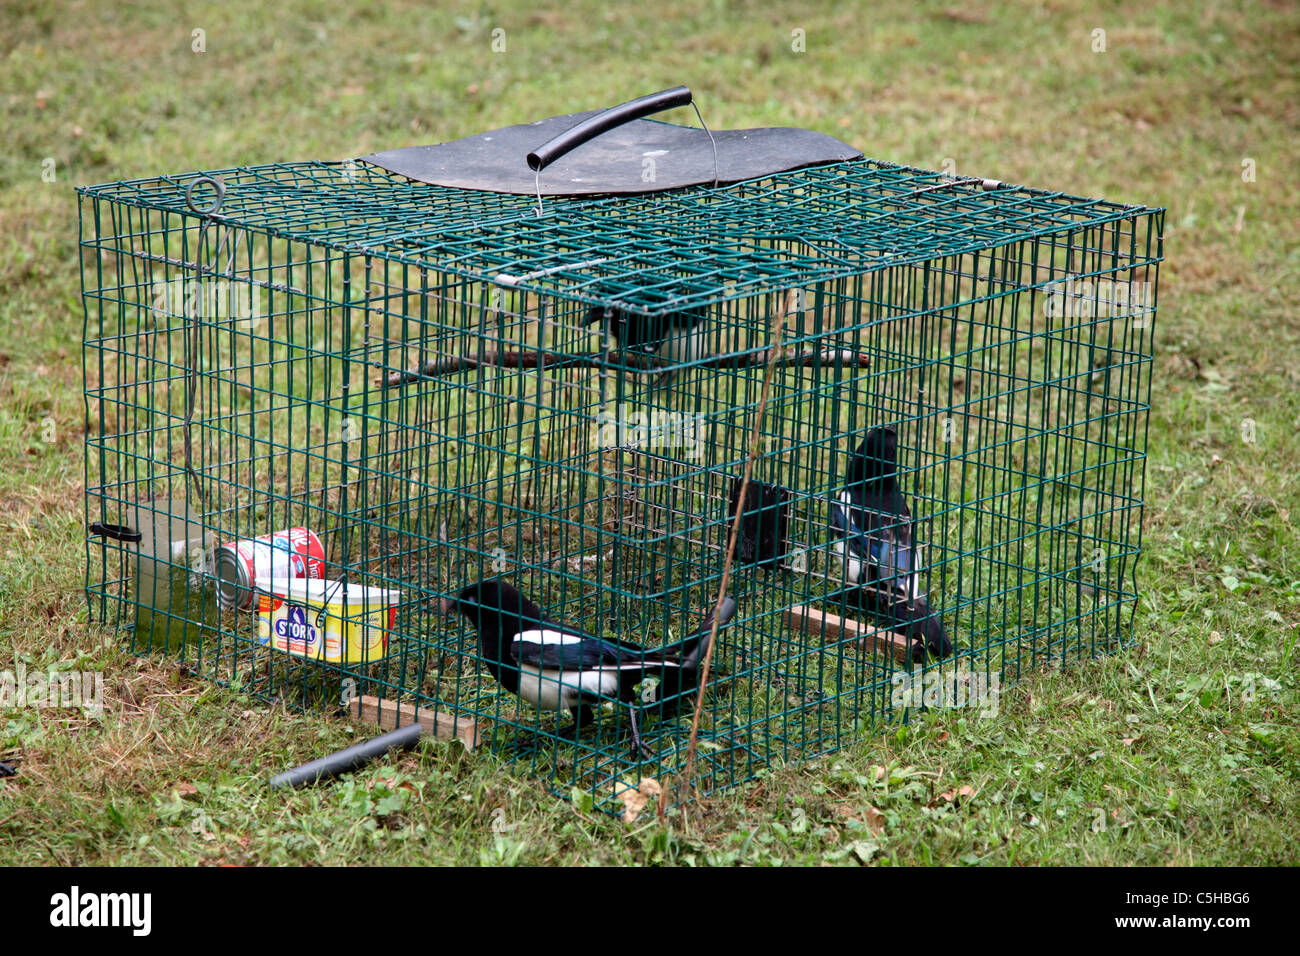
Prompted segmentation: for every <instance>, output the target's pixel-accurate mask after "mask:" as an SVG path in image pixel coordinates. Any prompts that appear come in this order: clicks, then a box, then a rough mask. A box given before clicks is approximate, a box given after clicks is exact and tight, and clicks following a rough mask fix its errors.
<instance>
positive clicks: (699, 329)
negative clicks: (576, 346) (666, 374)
mask: <svg viewBox="0 0 1300 956" xmlns="http://www.w3.org/2000/svg"><path fill="white" fill-rule="evenodd" d="M606 321H608V322H609V331H610V333H611V334H612V335H613V336H614V339H615V341H617V342H618V347H619V348H620V349H623V350H624V351H626V352H634V353H636V354H638V355H642V356H648V357H651V358H659V359H661V360H663V361H664V362H667V363H668V364H670V365H680V364H682V363H684V362H692V361H695V360H696V359H700V358H703V357H704V356H705V355H707V354H708V323H707V317H706V315H705V313H704V312H703V311H700V310H694V309H692V310H688V311H685V312H669V313H666V314H664V315H636V314H635V313H632V312H625V311H624V310H623V309H615V308H607V307H605V306H599V305H598V306H595V307H593V308H592V309H591V310H590V311H588V312H587V322H586V324H587V325H595V324H597V323H603V322H606Z"/></svg>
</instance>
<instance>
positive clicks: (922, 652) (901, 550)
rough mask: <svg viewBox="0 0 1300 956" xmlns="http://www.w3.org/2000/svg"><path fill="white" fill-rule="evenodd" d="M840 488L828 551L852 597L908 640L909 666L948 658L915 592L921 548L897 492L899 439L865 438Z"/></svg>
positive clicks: (937, 627) (879, 431)
mask: <svg viewBox="0 0 1300 956" xmlns="http://www.w3.org/2000/svg"><path fill="white" fill-rule="evenodd" d="M846 482H847V483H846V486H845V488H844V490H843V491H841V492H840V493H839V494H838V495H835V496H834V497H833V498H832V500H831V502H830V525H831V533H832V544H831V548H832V551H833V553H834V554H835V555H836V556H837V557H838V559H839V562H840V564H841V567H842V569H843V575H844V582H845V584H847V585H850V586H852V587H854V588H856V589H857V592H856V593H855V594H854V595H853V596H854V597H856V598H857V599H858V601H859V602H860V603H861V606H862V607H863V608H865V609H866V610H867V611H868V612H870V613H871V614H873V615H874V616H876V617H877V618H879V619H880V620H881V621H882V623H884V624H885V626H887V627H890V628H891V629H894V630H899V631H901V632H902V633H904V634H905V635H907V636H908V637H909V638H911V641H912V643H911V654H910V656H911V657H912V659H913V660H916V659H918V658H919V659H920V660H924V659H925V656H926V652H927V651H928V652H929V653H931V654H933V655H935V656H936V657H944V656H946V655H948V654H951V653H952V642H951V641H950V640H949V639H948V635H947V633H945V631H944V629H943V622H942V620H941V618H940V615H939V614H937V613H935V612H934V611H932V610H931V609H930V605H929V603H928V601H927V600H926V597H925V595H924V594H923V593H922V592H921V587H920V578H921V573H920V572H921V569H922V563H921V550H922V549H921V547H920V545H918V544H916V542H915V540H914V529H915V523H914V522H913V521H912V516H911V512H910V511H908V508H907V501H906V499H905V498H904V497H903V492H902V490H901V489H900V488H899V487H898V436H897V434H895V432H894V430H893V429H892V428H873V429H871V431H869V432H867V434H866V437H865V438H864V439H863V441H862V444H860V445H859V446H858V448H857V450H856V451H855V452H854V453H853V455H852V456H851V457H850V459H849V468H848V472H847V475H846Z"/></svg>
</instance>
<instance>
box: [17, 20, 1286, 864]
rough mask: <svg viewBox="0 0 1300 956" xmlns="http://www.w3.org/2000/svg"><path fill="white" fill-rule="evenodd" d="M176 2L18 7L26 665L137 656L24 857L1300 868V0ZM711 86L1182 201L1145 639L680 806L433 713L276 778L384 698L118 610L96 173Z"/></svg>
mask: <svg viewBox="0 0 1300 956" xmlns="http://www.w3.org/2000/svg"><path fill="white" fill-rule="evenodd" d="M171 7H172V5H169V4H162V3H154V4H150V3H141V4H134V5H131V6H129V7H119V8H116V9H114V8H111V7H110V6H109V5H106V4H91V3H73V2H64V0H51V2H49V3H44V4H38V5H31V4H18V3H12V2H6V3H4V4H2V5H0V56H2V58H0V127H2V128H3V130H4V137H3V139H4V147H3V149H2V150H0V328H3V329H4V332H5V334H4V338H3V341H0V529H2V533H3V538H2V543H0V551H2V552H3V560H0V671H3V670H14V669H16V667H17V665H18V664H20V663H21V664H23V665H25V667H26V668H27V670H29V671H46V670H48V669H49V668H50V666H51V665H55V664H58V665H59V666H61V667H67V668H74V669H76V670H82V671H85V670H102V671H103V673H104V681H105V713H104V715H103V718H102V719H94V718H85V717H82V716H79V715H78V716H75V717H72V716H69V714H70V713H72V712H68V711H56V710H38V709H34V708H22V709H17V708H14V709H9V710H4V711H0V760H4V761H14V760H16V761H17V762H18V766H19V773H18V775H17V776H15V777H12V778H8V779H3V780H0V864H17V863H28V864H31V863H35V864H63V863H82V864H110V863H137V864H140V863H143V864H149V863H223V862H224V863H308V862H310V863H330V864H343V863H348V864H356V863H418V862H433V863H467V862H468V863H475V862H488V863H498V862H500V863H581V862H590V863H696V864H725V863H799V864H815V863H823V862H825V863H839V864H845V865H857V864H860V863H863V862H872V863H881V864H890V863H895V864H929V863H993V864H1072V863H1094V864H1129V863H1135V864H1137V863H1140V864H1153V865H1162V864H1180V865H1187V864H1249V863H1273V864H1288V863H1294V862H1295V861H1296V859H1297V851H1296V849H1295V843H1294V836H1295V834H1296V833H1297V832H1300V799H1298V797H1300V785H1298V784H1300V731H1298V730H1297V723H1298V717H1300V710H1298V707H1297V703H1298V702H1297V698H1296V683H1297V681H1296V676H1295V675H1296V669H1297V659H1298V657H1300V655H1298V654H1297V650H1296V640H1297V634H1298V633H1300V631H1298V628H1300V561H1298V554H1297V548H1298V547H1300V536H1298V535H1297V531H1296V527H1295V525H1294V523H1293V522H1292V521H1291V508H1292V507H1294V506H1296V505H1297V504H1300V488H1298V487H1297V482H1296V475H1297V471H1298V465H1297V460H1298V458H1300V439H1298V438H1297V434H1298V433H1300V401H1297V398H1296V394H1297V386H1300V366H1298V363H1297V359H1298V358H1300V318H1298V317H1297V314H1296V308H1297V307H1296V305H1295V302H1296V300H1297V293H1298V292H1300V242H1298V241H1297V240H1298V237H1300V227H1298V226H1297V223H1300V192H1297V190H1296V189H1295V188H1294V186H1293V184H1292V177H1291V175H1290V174H1289V173H1288V172H1287V171H1286V170H1287V167H1286V165H1285V164H1286V163H1288V162H1290V161H1293V159H1294V151H1295V145H1296V143H1297V142H1298V141H1300V43H1297V42H1296V39H1295V38H1296V37H1297V36H1298V35H1300V8H1298V7H1296V6H1295V5H1294V4H1292V3H1289V2H1286V0H1273V2H1246V3H1217V4H1205V5H1186V4H1176V3H1151V4H1142V5H1136V6H1135V5H1133V4H1119V3H1112V4H1098V5H1095V6H1092V7H1086V8H1085V7H1084V6H1083V5H1080V4H1073V3H1068V2H1064V0H1047V2H1042V3H1028V2H1024V3H1020V2H1010V3H1001V4H996V5H990V9H989V10H988V12H981V11H980V10H978V9H977V8H975V7H972V6H969V5H966V6H960V7H958V6H952V5H949V6H946V7H945V6H944V5H934V6H932V7H930V6H926V7H922V6H920V5H918V4H915V3H912V2H903V0H881V2H861V3H843V4H833V5H831V4H828V5H825V7H824V8H817V12H811V11H809V10H808V9H806V8H805V5H796V4H783V3H758V2H749V3H725V2H717V3H713V4H711V5H708V8H707V9H702V8H701V5H699V4H690V3H674V2H671V0H670V2H668V3H666V4H655V5H627V6H618V7H614V6H612V5H609V4H600V3H592V2H589V0H575V2H572V3H569V4H566V5H565V7H564V9H563V10H562V11H554V12H545V11H539V10H538V9H536V7H535V6H534V5H532V4H523V3H512V4H506V3H500V4H497V5H496V7H495V8H494V9H491V10H489V9H488V8H486V7H483V6H476V5H473V4H467V3H459V4H454V5H452V7H451V9H440V10H437V11H435V10H432V9H428V8H426V7H425V6H424V5H420V4H416V3H410V4H400V5H394V6H393V7H392V8H390V9H379V8H378V7H371V6H369V5H364V4H356V5H347V6H344V5H336V4H328V3H324V2H304V0H286V2H282V3H277V4H272V5H268V4H265V3H254V2H248V0H232V2H229V3H225V4H221V5H218V6H210V7H208V8H207V9H206V10H205V11H204V12H202V13H201V14H198V15H192V14H188V13H187V14H178V13H175V12H173V11H172V9H171ZM497 29H501V30H504V31H505V32H504V34H494V31H495V30H497ZM195 30H202V31H203V33H202V34H201V35H200V36H199V37H197V38H196V35H195V33H194V31H195ZM794 31H803V32H802V34H799V35H797V36H796V35H795V34H794ZM1097 31H1104V34H1102V33H1098V32H1097ZM800 37H801V38H802V39H803V44H804V46H805V49H804V51H803V52H796V51H795V50H793V49H792V44H793V40H794V39H798V38H800ZM792 38H793V39H792ZM494 39H495V40H496V41H498V42H497V44H496V45H497V46H498V47H500V45H501V44H500V41H501V40H502V39H504V44H505V49H504V51H502V52H495V51H494V49H493V45H494ZM200 40H201V41H202V43H200ZM198 45H202V46H205V50H204V51H203V52H195V50H194V47H195V46H198ZM1103 45H1104V49H1098V48H1099V47H1102V46H1103ZM678 83H685V84H687V85H689V86H691V87H692V89H693V90H695V92H696V95H697V100H698V103H699V106H700V109H701V111H702V112H703V114H704V116H705V118H706V120H707V121H708V122H709V123H710V125H712V126H714V127H745V126H764V125H773V126H776V125H801V126H807V127H811V128H815V129H820V130H824V131H825V132H828V133H830V134H832V135H834V136H837V137H839V138H842V139H844V140H846V141H848V142H851V143H854V144H856V145H858V146H859V147H860V148H862V149H863V151H864V152H865V153H866V154H867V155H868V156H872V157H877V158H881V159H886V160H891V161H896V162H902V163H907V164H911V165H917V166H923V167H926V168H932V169H945V170H948V171H956V172H958V173H961V174H971V175H979V176H983V177H988V178H994V179H1000V180H1003V181H1007V182H1011V183H1023V184H1026V185H1031V186H1036V187H1042V188H1050V189H1060V190H1061V191H1064V192H1069V193H1074V194H1078V195H1088V196H1103V197H1106V198H1108V199H1115V200H1127V201H1132V202H1137V203H1143V204H1147V205H1153V206H1165V207H1167V208H1168V210H1169V214H1168V218H1167V223H1166V232H1165V237H1164V238H1165V240H1166V242H1165V252H1166V256H1167V260H1166V262H1165V264H1164V266H1163V268H1162V270H1161V293H1162V295H1161V301H1160V312H1159V316H1158V319H1157V323H1156V359H1155V366H1154V370H1153V376H1154V388H1153V394H1152V413H1151V426H1150V436H1149V443H1150V444H1149V461H1148V463H1147V489H1148V506H1147V511H1146V519H1145V527H1144V532H1143V536H1144V546H1145V554H1144V556H1143V559H1142V562H1141V565H1140V571H1139V579H1140V584H1141V587H1142V597H1141V600H1140V603H1139V606H1138V610H1137V617H1136V621H1135V628H1136V634H1137V636H1138V638H1139V640H1140V642H1141V643H1140V644H1139V646H1138V647H1136V648H1135V649H1134V650H1132V651H1131V652H1129V653H1126V654H1123V655H1120V656H1115V657H1111V658H1107V659H1104V660H1099V661H1095V662H1092V663H1087V664H1083V665H1080V666H1077V667H1073V668H1070V669H1068V670H1065V671H1054V670H1048V671H1043V672H1039V673H1035V674H1033V675H1031V676H1030V677H1028V678H1027V679H1025V680H1023V681H1022V682H1021V683H1020V684H1019V685H1017V686H1016V687H1015V688H1014V689H1012V690H1010V691H1008V692H1005V693H1004V694H1003V696H1002V700H1001V707H1000V713H999V715H998V717H997V718H996V719H979V718H978V717H977V716H976V712H974V711H947V712H941V713H932V714H930V715H928V716H927V717H925V718H924V719H923V720H921V721H919V722H916V723H913V724H911V725H909V726H907V727H900V728H895V729H892V730H890V731H889V732H888V734H887V735H886V736H883V737H875V738H870V739H864V740H863V741H861V742H860V743H859V744H858V745H856V746H854V747H851V748H849V749H847V750H845V751H843V752H842V753H840V754H839V755H837V756H835V757H833V758H824V759H821V760H819V761H815V762H810V763H803V764H799V765H794V766H789V767H785V768H781V769H777V770H774V771H771V772H769V773H768V774H766V775H764V776H763V777H762V778H760V779H758V780H756V781H754V782H752V783H750V784H747V785H745V786H742V787H739V788H736V789H734V790H730V791H727V792H725V793H721V794H716V795H714V796H712V797H709V798H708V799H707V801H706V802H705V803H704V804H703V805H702V806H700V807H696V808H692V809H691V810H690V811H689V812H687V813H685V814H680V813H674V814H670V815H668V816H667V817H666V818H664V819H659V818H656V817H654V816H649V817H643V818H641V819H639V820H637V821H636V822H635V823H632V824H624V823H622V822H621V821H618V820H615V819H613V818H609V817H606V816H603V815H598V814H592V813H590V812H587V811H586V809H585V808H584V806H583V805H582V804H581V803H574V804H571V803H566V802H563V801H559V800H556V799H555V798H554V797H552V796H551V795H549V794H548V793H547V792H546V791H545V790H544V789H542V787H541V786H540V785H539V784H537V783H536V782H534V781H530V780H526V779H522V778H519V777H516V776H510V775H507V774H503V773H502V772H501V770H500V768H499V767H497V766H496V765H495V764H494V761H493V759H492V758H491V757H490V756H481V755H478V754H475V755H472V756H471V755H468V754H466V753H465V752H464V751H463V750H462V749H460V748H459V745H452V744H447V743H442V742H432V741H429V742H426V743H424V744H423V745H422V746H421V747H420V749H418V750H417V751H415V752H413V753H410V754H407V755H405V756H402V757H400V758H394V759H392V760H390V761H385V762H380V763H378V764H376V765H372V766H371V767H369V768H367V769H366V770H364V771H362V772H360V773H358V774H355V775H353V776H351V777H349V778H346V779H345V780H343V781H341V782H339V783H337V784H335V785H333V786H329V787H321V788H317V789H313V790H308V791H304V792H299V793H294V794H290V795H284V794H271V793H269V792H268V791H267V790H266V787H265V781H266V778H267V776H268V775H269V774H270V773H272V772H275V771H277V770H280V769H283V768H286V767H288V766H290V765H292V764H294V763H297V762H300V761H302V760H306V759H310V758H312V757H315V756H319V755H320V754H322V753H324V752H326V751H328V750H332V749H336V748H339V747H342V746H345V745H346V744H348V743H350V742H353V741H355V740H356V739H358V737H359V736H360V735H361V733H362V728H359V727H354V726H352V725H349V724H348V723H347V722H345V721H343V720H336V719H329V718H325V717H322V716H320V715H308V716H303V715H298V714H293V713H289V712H287V711H285V710H283V709H282V708H279V707H270V706H268V705H266V704H265V703H263V702H261V701H258V700H255V699H253V698H249V697H246V696H241V695H239V694H237V693H235V692H232V691H229V690H224V689H221V688H218V687H216V686H214V685H211V684H208V683H206V682H203V681H199V680H196V679H194V678H191V677H188V676H186V675H184V674H182V673H180V672H179V671H178V669H177V668H176V667H175V666H174V665H169V664H168V663H167V662H165V661H162V660H152V659H141V658H135V657H133V656H131V655H130V654H128V653H127V652H126V651H124V650H122V649H121V648H120V647H118V646H116V645H115V644H113V643H112V642H111V637H110V635H108V634H106V633H105V632H101V631H100V630H97V629H92V628H90V627H88V626H87V611H86V602H85V598H84V595H83V592H82V590H81V589H82V587H83V584H84V575H85V569H84V536H85V531H84V528H85V519H84V513H83V499H82V490H83V487H82V486H83V478H84V475H83V465H82V448H83V437H84V427H85V426H84V422H85V406H84V404H83V401H82V398H81V362H80V354H81V346H80V337H81V329H82V306H81V299H80V292H81V290H80V281H79V258H78V249H77V204H76V197H75V194H74V192H73V186H74V185H76V184H79V183H97V182H104V181H110V180H119V179H129V178H135V177H143V176H150V175H155V174H159V173H178V172H184V171H189V170H194V169H203V168H224V167H228V166H232V165H237V164H253V163H262V162H272V161H279V160H292V159H342V158H347V157H351V156H358V155H363V154H366V153H370V152H374V151H376V150H379V149H384V148H390V147H396V146H402V145H410V144H414V143H423V142H436V141H441V140H446V139H452V138H455V137H459V136H463V135H467V134H469V133H473V132H478V131H481V130H484V129H488V128H491V127H495V126H501V125H506V124H511V123H517V122H522V121H525V120H528V119H533V118H540V117H543V116H549V115H552V114H556V113H561V112H568V111H575V110H581V109H590V108H595V107H597V106H601V105H608V104H612V103H614V102H619V101H622V100H626V99H629V98H631V97H633V96H636V95H639V94H642V93H645V92H649V91H652V90H657V89H662V88H664V87H668V86H672V85H676V84H678Z"/></svg>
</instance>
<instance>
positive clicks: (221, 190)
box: [185, 176, 226, 216]
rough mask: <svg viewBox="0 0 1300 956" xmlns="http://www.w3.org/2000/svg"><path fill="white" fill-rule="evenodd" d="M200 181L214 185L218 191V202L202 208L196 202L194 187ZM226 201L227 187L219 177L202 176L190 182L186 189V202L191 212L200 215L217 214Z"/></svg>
mask: <svg viewBox="0 0 1300 956" xmlns="http://www.w3.org/2000/svg"><path fill="white" fill-rule="evenodd" d="M200 183H211V184H212V187H213V188H214V189H215V190H216V191H217V199H216V202H214V203H213V204H212V205H211V206H208V207H207V208H200V207H198V206H196V205H195V204H194V187H195V186H197V185H199V184H200ZM225 201H226V187H225V186H223V185H222V184H221V180H219V179H217V178H216V177H215V176H200V177H198V178H197V179H195V180H194V182H192V183H190V185H189V187H188V188H187V189H186V190H185V204H186V205H187V206H189V207H190V211H191V212H194V213H197V214H198V215H200V216H211V215H213V214H215V213H216V212H217V210H219V209H220V208H221V204H222V203H223V202H225Z"/></svg>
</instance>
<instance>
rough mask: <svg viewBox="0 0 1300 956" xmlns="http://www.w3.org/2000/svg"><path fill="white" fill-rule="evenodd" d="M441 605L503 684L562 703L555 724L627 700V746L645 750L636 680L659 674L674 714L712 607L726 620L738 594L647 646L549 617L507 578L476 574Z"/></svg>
mask: <svg viewBox="0 0 1300 956" xmlns="http://www.w3.org/2000/svg"><path fill="white" fill-rule="evenodd" d="M442 608H443V612H444V613H451V612H452V611H459V612H460V613H461V614H462V615H463V616H464V617H465V618H466V619H467V620H468V621H469V622H470V623H471V624H472V625H473V626H474V628H475V629H476V630H477V631H478V635H479V644H480V647H481V650H482V655H483V663H484V664H485V665H486V666H487V669H488V670H489V671H490V672H491V674H492V676H493V677H495V678H496V680H497V682H498V683H500V684H501V686H502V687H504V688H505V689H506V690H508V691H510V692H511V693H514V694H518V695H519V697H521V698H522V699H524V700H526V701H528V702H529V703H530V704H533V705H535V706H536V707H538V708H539V709H541V710H543V711H558V710H567V711H569V713H570V714H572V716H573V723H572V724H570V725H569V726H568V727H566V728H564V729H562V730H561V731H560V733H561V734H564V735H568V736H574V737H576V736H577V734H578V732H579V731H580V730H581V728H582V727H583V726H584V725H586V724H589V723H591V722H593V721H594V720H595V716H596V711H595V708H596V707H598V706H599V705H600V703H601V701H602V700H618V701H621V702H622V703H624V704H627V705H628V713H629V715H630V716H631V720H632V752H633V754H634V755H636V754H642V755H645V754H649V753H650V751H649V749H648V748H647V747H646V746H645V745H644V744H642V742H641V731H640V728H639V727H638V726H637V704H638V703H643V702H645V701H643V699H642V697H641V695H639V694H638V693H637V687H638V686H639V685H641V684H642V682H644V681H646V680H647V679H649V678H653V679H655V680H657V681H658V684H657V685H656V688H655V690H656V693H655V699H656V700H661V701H663V702H664V703H663V705H662V710H661V713H662V714H663V716H671V715H672V714H673V713H675V712H676V710H677V709H678V707H679V706H680V705H681V701H682V696H681V695H687V694H690V693H691V692H692V691H694V690H695V689H696V688H697V687H698V686H699V668H700V664H701V662H702V661H703V660H704V655H705V653H706V652H707V651H708V646H709V636H710V634H711V633H712V632H713V622H714V617H715V614H716V617H717V622H718V627H723V626H724V625H726V623H727V622H728V621H730V620H731V618H732V617H733V616H734V615H735V613H736V602H735V601H734V600H732V598H731V597H730V596H728V597H724V598H723V599H722V602H721V603H720V604H719V605H718V607H717V608H716V609H714V610H713V611H710V612H709V614H708V615H707V616H706V617H705V618H704V621H703V623H701V624H700V626H699V627H697V628H696V629H695V630H694V631H693V632H692V633H691V634H690V635H689V636H688V637H685V638H683V639H682V640H681V641H678V642H676V643H674V644H670V645H667V646H665V647H661V648H658V649H655V650H647V649H645V648H643V647H639V646H638V645H636V644H631V643H627V642H625V641H615V640H609V639H607V638H602V637H595V636H594V635H591V634H587V633H585V632H584V631H581V630H578V629H576V628H573V627H569V626H567V625H564V624H559V623H557V622H555V621H552V620H549V619H548V618H547V617H546V616H545V615H544V614H543V613H542V610H541V608H539V607H538V606H537V605H536V604H534V603H533V602H532V601H530V600H528V598H526V597H524V596H523V595H522V594H520V593H519V591H518V590H516V589H515V588H514V587H513V586H511V585H510V584H507V583H506V582H504V581H481V582H479V583H478V584H471V585H469V586H468V587H466V588H463V589H462V590H461V591H460V592H459V593H458V594H457V595H456V597H454V598H450V597H448V598H444V599H443V603H442Z"/></svg>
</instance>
